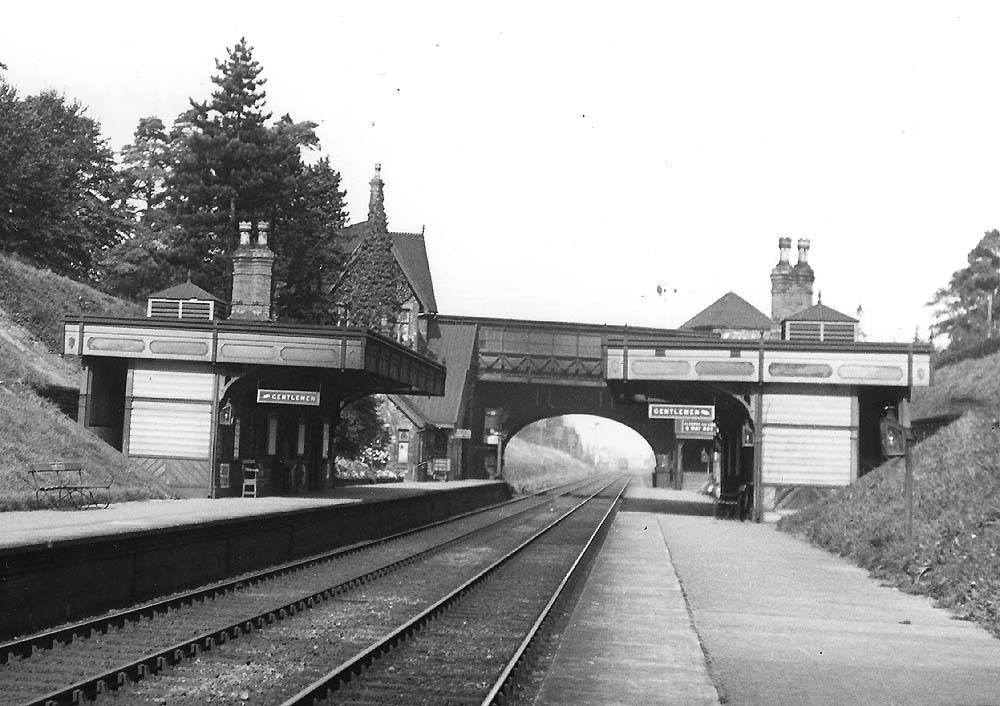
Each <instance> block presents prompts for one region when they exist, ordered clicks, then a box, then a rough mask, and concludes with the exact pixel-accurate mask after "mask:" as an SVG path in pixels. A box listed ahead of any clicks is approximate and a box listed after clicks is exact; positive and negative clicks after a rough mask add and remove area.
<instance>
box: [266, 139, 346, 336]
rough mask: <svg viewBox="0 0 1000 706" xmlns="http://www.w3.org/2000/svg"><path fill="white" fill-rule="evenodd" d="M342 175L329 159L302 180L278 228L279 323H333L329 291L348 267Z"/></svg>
mask: <svg viewBox="0 0 1000 706" xmlns="http://www.w3.org/2000/svg"><path fill="white" fill-rule="evenodd" d="M345 196H346V192H344V191H342V190H341V189H340V173H339V172H337V171H335V170H334V169H333V168H332V167H331V166H330V160H329V159H328V158H326V157H324V158H323V159H321V160H319V161H318V162H317V163H316V164H314V165H311V166H307V167H305V168H304V169H303V170H302V172H301V173H300V174H299V175H298V177H297V181H296V188H295V194H294V198H293V200H292V202H291V203H290V206H289V208H288V210H287V213H285V214H284V215H283V216H282V218H281V220H280V221H279V222H278V224H277V225H276V227H277V228H278V229H279V230H280V232H281V234H282V237H281V238H280V239H278V240H277V241H276V242H275V245H274V250H275V255H276V259H275V273H274V281H275V291H274V308H275V314H276V315H277V317H278V318H280V319H282V320H287V321H297V322H300V323H308V324H329V323H335V322H334V320H333V317H334V304H333V298H332V295H331V290H332V288H333V285H334V283H335V278H336V277H337V276H338V274H339V272H340V269H341V267H342V266H343V263H344V256H343V252H342V244H341V239H340V237H339V234H340V231H341V229H342V228H343V226H344V222H345V221H346V218H347V214H346V211H345V208H344V197H345Z"/></svg>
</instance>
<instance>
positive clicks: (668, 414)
mask: <svg viewBox="0 0 1000 706" xmlns="http://www.w3.org/2000/svg"><path fill="white" fill-rule="evenodd" d="M649 418H650V419H715V405H712V404H665V403H662V402H650V403H649Z"/></svg>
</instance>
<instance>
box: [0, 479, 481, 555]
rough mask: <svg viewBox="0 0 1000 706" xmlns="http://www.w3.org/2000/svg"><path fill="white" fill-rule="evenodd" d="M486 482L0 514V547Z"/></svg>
mask: <svg viewBox="0 0 1000 706" xmlns="http://www.w3.org/2000/svg"><path fill="white" fill-rule="evenodd" d="M496 482H497V481H488V480H465V481H449V482H447V483H386V484H375V485H347V486H342V487H339V488H335V489H333V490H330V491H328V492H325V493H322V494H309V495H295V496H273V497H264V498H218V499H216V500H211V499H208V498H193V499H186V500H141V501H136V502H127V503H115V504H113V505H110V506H108V507H107V508H106V509H101V508H93V509H88V510H27V511H18V512H4V513H0V548H5V547H21V546H30V545H37V544H51V543H55V542H61V541H66V540H71V539H85V538H87V537H106V536H109V535H116V534H123V533H128V532H137V531H146V530H160V529H167V528H173V527H182V526H185V525H196V524H200V523H205V522H217V521H220V520H231V519H240V518H247V517H254V516H257V515H274V514H278V513H285V512H296V511H300V510H306V509H309V508H322V507H330V506H334V505H342V504H350V503H360V502H377V501H381V500H393V499H399V498H404V497H411V496H414V495H420V494H423V493H439V492H442V491H448V490H455V489H456V488H461V487H474V486H477V485H484V484H490V483H496Z"/></svg>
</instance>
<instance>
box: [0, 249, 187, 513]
mask: <svg viewBox="0 0 1000 706" xmlns="http://www.w3.org/2000/svg"><path fill="white" fill-rule="evenodd" d="M66 314H94V315H101V316H142V310H141V308H140V307H138V306H136V305H134V304H131V303H129V302H123V301H121V300H119V299H115V298H114V297H109V296H108V295H106V294H102V293H100V292H98V291H96V290H94V289H92V288H90V287H88V286H86V285H83V284H79V283H78V282H73V281H71V280H69V279H66V278H65V277H60V276H58V275H54V274H52V273H51V272H48V271H45V270H38V269H35V268H33V267H30V266H28V265H25V264H23V263H21V262H19V261H17V260H14V259H12V258H10V257H6V256H0V430H2V431H0V510H19V509H31V508H35V507H38V506H39V504H38V503H37V502H36V499H35V495H34V486H33V484H32V483H31V478H30V476H29V474H28V472H27V471H28V468H29V467H30V465H31V464H32V463H38V462H46V461H54V460H79V461H80V462H81V463H82V464H83V467H84V470H85V474H86V477H87V478H88V480H89V481H92V482H94V483H102V482H104V481H105V479H106V478H108V477H109V476H111V477H114V478H115V483H114V485H113V486H112V497H113V499H114V500H115V501H122V500H133V499H143V498H162V497H169V492H168V491H167V489H166V488H164V487H163V486H162V485H161V484H159V483H158V482H156V481H155V480H154V479H152V478H149V477H147V476H144V475H143V474H142V473H140V472H134V471H132V470H131V469H130V468H129V467H128V465H127V462H126V461H125V459H124V457H123V456H122V455H121V454H120V453H118V452H117V451H116V450H115V449H113V448H111V447H110V446H108V445H107V444H105V443H104V442H102V441H101V440H99V439H98V438H97V437H95V436H93V435H92V434H90V433H89V432H87V431H86V430H84V429H83V428H82V427H80V426H79V425H78V424H76V423H74V422H73V421H72V420H70V419H67V418H66V417H65V416H64V415H62V414H61V413H60V412H59V410H58V409H57V408H56V407H55V406H54V405H52V404H51V403H49V402H47V401H46V400H44V399H42V398H40V397H39V396H38V395H37V394H36V391H38V390H42V389H45V388H47V387H52V386H63V387H66V386H68V387H75V386H76V385H77V380H78V374H79V366H78V364H77V363H76V362H75V361H74V360H72V359H63V358H61V357H60V356H59V355H57V352H58V351H59V350H60V348H61V345H62V325H63V324H62V321H63V317H64V316H65V315H66Z"/></svg>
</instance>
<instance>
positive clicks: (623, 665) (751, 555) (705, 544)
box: [535, 477, 1000, 706]
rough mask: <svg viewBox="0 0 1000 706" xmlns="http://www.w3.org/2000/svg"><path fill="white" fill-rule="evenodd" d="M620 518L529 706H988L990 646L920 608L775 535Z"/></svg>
mask: <svg viewBox="0 0 1000 706" xmlns="http://www.w3.org/2000/svg"><path fill="white" fill-rule="evenodd" d="M641 480H642V479H641V478H638V477H637V481H638V482H634V483H633V485H632V486H631V487H630V488H629V490H628V493H627V497H628V498H631V499H636V500H640V501H643V502H646V501H655V502H660V503H666V505H663V507H668V506H669V503H671V502H677V501H684V502H687V503H698V502H704V501H700V500H698V499H697V498H691V497H686V496H685V495H682V494H681V493H682V492H683V491H671V490H661V489H655V488H649V487H644V486H643V485H642V484H641ZM687 495H688V496H690V495H691V494H687ZM707 500H708V502H709V504H710V503H711V500H710V499H707ZM627 503H628V501H627V500H626V502H625V503H623V505H622V508H623V509H622V510H621V511H620V512H619V513H618V515H617V517H616V518H615V522H614V525H613V526H612V529H611V531H610V532H609V534H608V537H607V540H606V543H605V545H604V548H603V549H602V551H601V554H600V556H599V557H598V558H597V560H596V561H595V565H594V568H593V570H592V572H591V574H590V577H589V578H588V581H587V583H586V585H585V586H584V588H583V592H582V595H581V599H580V602H579V603H578V604H577V606H576V608H575V609H574V612H573V614H572V616H571V620H570V624H569V626H568V627H567V629H566V630H565V632H564V635H563V638H562V641H561V643H560V645H559V646H558V648H557V651H556V653H555V656H554V661H553V665H552V669H551V671H550V672H549V673H548V674H547V675H546V677H545V678H544V681H543V682H542V686H541V692H540V694H539V696H538V698H537V699H536V701H535V703H536V704H537V705H538V706H543V705H544V706H563V705H566V706H568V705H569V704H581V705H583V706H588V705H593V706H598V705H601V706H605V705H606V706H626V705H628V706H646V705H649V704H668V705H674V704H677V705H678V706H679V705H680V704H684V705H689V704H695V705H697V704H713V705H715V704H719V703H724V704H726V705H727V706H843V705H844V704H850V705H851V706H859V705H860V706H868V705H871V706H876V705H877V706H896V705H898V706H903V705H906V706H911V705H912V706H931V705H935V706H1000V640H998V639H996V638H994V637H993V636H991V635H990V634H989V633H988V632H986V631H985V630H983V629H981V628H979V627H977V626H976V625H974V624H972V623H969V622H965V621H961V620H956V619H954V616H953V615H952V614H951V613H950V612H948V611H947V610H943V609H940V608H935V607H934V606H933V603H932V601H931V600H930V599H928V598H925V597H922V596H913V595H909V594H906V593H902V592H901V591H898V590H896V589H894V588H890V587H887V586H883V585H881V584H880V583H879V582H878V581H876V580H875V579H873V578H871V576H869V574H868V573H867V572H866V571H864V570H862V569H860V568H858V567H856V566H854V565H853V564H851V563H850V562H848V561H846V560H844V559H842V558H839V557H836V556H833V555H831V554H829V553H827V552H825V551H823V550H821V549H818V548H816V547H813V546H811V545H809V544H807V543H805V542H803V541H801V540H799V539H797V538H795V537H791V536H789V535H786V534H784V533H782V532H779V531H778V530H777V529H776V528H775V527H774V526H773V525H768V524H753V523H749V522H742V523H741V522H736V521H726V520H716V519H713V518H711V517H697V516H691V515H678V514H670V513H669V512H666V511H664V510H662V509H661V510H659V511H657V512H630V511H627V510H625V508H626V507H627Z"/></svg>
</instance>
